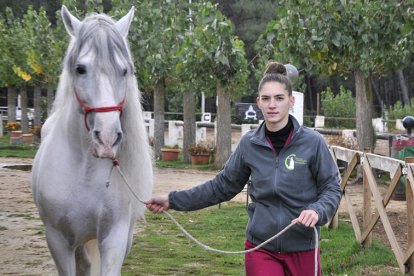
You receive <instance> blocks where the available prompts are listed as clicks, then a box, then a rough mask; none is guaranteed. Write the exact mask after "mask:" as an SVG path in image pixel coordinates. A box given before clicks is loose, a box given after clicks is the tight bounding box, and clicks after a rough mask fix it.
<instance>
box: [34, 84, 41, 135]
mask: <svg viewBox="0 0 414 276" xmlns="http://www.w3.org/2000/svg"><path fill="white" fill-rule="evenodd" d="M41 98H42V89H41V88H40V87H35V88H34V91H33V108H34V118H33V127H38V126H40V125H41V124H42V120H41V117H42V109H41V106H40V100H41Z"/></svg>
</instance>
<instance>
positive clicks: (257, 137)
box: [250, 114, 302, 147]
mask: <svg viewBox="0 0 414 276" xmlns="http://www.w3.org/2000/svg"><path fill="white" fill-rule="evenodd" d="M289 118H290V119H291V120H292V123H293V133H292V140H293V139H294V138H295V136H296V135H298V133H299V132H300V130H301V128H302V127H301V125H299V122H298V121H297V120H296V118H295V117H294V116H293V115H291V114H289ZM265 130H266V126H265V122H264V121H263V122H262V123H261V124H260V125H259V127H258V128H256V129H255V130H253V133H252V137H251V138H250V141H251V142H252V143H255V144H258V145H262V146H267V147H269V142H268V141H267V139H266V134H265Z"/></svg>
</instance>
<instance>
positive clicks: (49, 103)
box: [46, 85, 54, 116]
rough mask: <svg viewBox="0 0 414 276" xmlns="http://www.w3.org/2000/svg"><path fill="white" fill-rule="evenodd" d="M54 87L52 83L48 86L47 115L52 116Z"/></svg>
mask: <svg viewBox="0 0 414 276" xmlns="http://www.w3.org/2000/svg"><path fill="white" fill-rule="evenodd" d="M53 92H54V91H53V87H52V86H51V85H48V86H47V96H46V97H47V116H50V114H51V112H52V106H53V101H54V93H53Z"/></svg>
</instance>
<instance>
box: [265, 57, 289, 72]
mask: <svg viewBox="0 0 414 276" xmlns="http://www.w3.org/2000/svg"><path fill="white" fill-rule="evenodd" d="M264 73H265V74H281V75H284V76H287V70H286V67H285V66H284V65H283V64H282V63H279V62H276V61H273V62H270V63H269V64H268V65H267V66H266V70H265V72H264Z"/></svg>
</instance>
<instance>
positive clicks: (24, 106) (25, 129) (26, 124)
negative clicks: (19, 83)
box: [20, 86, 29, 133]
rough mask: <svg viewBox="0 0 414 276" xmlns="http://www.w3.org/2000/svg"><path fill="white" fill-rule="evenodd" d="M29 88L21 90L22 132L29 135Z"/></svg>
mask: <svg viewBox="0 0 414 276" xmlns="http://www.w3.org/2000/svg"><path fill="white" fill-rule="evenodd" d="M27 101H28V99H27V88H26V87H25V86H23V87H22V88H21V89H20V104H21V112H22V118H21V124H22V132H23V133H29V120H28V119H27Z"/></svg>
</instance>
